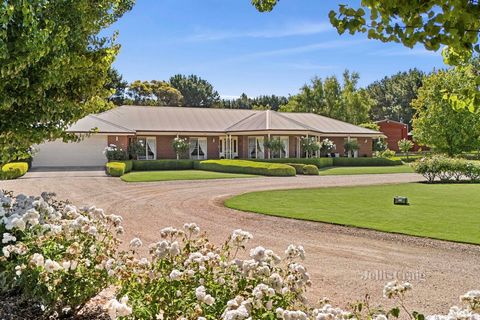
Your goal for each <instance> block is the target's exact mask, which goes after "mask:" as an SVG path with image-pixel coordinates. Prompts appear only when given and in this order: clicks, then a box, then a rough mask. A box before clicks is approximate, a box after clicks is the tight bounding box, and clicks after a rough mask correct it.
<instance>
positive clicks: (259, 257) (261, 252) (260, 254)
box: [250, 246, 265, 261]
mask: <svg viewBox="0 0 480 320" xmlns="http://www.w3.org/2000/svg"><path fill="white" fill-rule="evenodd" d="M250 257H251V258H253V259H254V260H255V261H263V260H264V259H265V248H264V247H260V246H259V247H256V248H254V249H252V250H250Z"/></svg>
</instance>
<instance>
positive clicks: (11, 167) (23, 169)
mask: <svg viewBox="0 0 480 320" xmlns="http://www.w3.org/2000/svg"><path fill="white" fill-rule="evenodd" d="M27 172H28V163H27V162H11V163H7V164H6V165H4V166H3V167H2V170H1V171H0V180H11V179H17V178H19V177H21V176H23V175H24V174H25V173H27Z"/></svg>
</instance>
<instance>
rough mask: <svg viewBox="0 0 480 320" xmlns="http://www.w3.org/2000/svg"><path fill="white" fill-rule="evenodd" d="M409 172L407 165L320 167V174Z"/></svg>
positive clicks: (411, 170)
mask: <svg viewBox="0 0 480 320" xmlns="http://www.w3.org/2000/svg"><path fill="white" fill-rule="evenodd" d="M410 172H413V169H412V168H411V167H410V166H409V165H402V166H387V167H327V168H321V169H320V175H321V176H334V175H351V174H381V173H410Z"/></svg>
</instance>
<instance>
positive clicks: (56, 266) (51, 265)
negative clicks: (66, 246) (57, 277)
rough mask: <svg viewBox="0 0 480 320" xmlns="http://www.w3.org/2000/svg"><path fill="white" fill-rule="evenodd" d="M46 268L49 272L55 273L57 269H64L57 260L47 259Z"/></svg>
mask: <svg viewBox="0 0 480 320" xmlns="http://www.w3.org/2000/svg"><path fill="white" fill-rule="evenodd" d="M45 270H46V271H47V272H48V273H53V272H55V271H59V270H62V266H61V265H60V264H59V263H58V262H56V261H53V260H50V259H47V260H45Z"/></svg>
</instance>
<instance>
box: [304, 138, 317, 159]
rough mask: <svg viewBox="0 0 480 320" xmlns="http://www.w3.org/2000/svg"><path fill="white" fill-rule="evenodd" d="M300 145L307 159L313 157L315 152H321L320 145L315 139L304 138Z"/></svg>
mask: <svg viewBox="0 0 480 320" xmlns="http://www.w3.org/2000/svg"><path fill="white" fill-rule="evenodd" d="M300 145H301V147H302V149H303V151H305V153H306V157H307V158H308V157H309V155H313V154H314V153H315V152H317V151H318V150H320V144H319V143H318V142H317V141H316V139H315V137H302V138H301V139H300Z"/></svg>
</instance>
